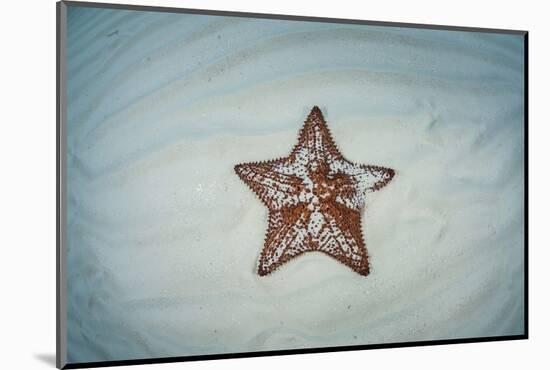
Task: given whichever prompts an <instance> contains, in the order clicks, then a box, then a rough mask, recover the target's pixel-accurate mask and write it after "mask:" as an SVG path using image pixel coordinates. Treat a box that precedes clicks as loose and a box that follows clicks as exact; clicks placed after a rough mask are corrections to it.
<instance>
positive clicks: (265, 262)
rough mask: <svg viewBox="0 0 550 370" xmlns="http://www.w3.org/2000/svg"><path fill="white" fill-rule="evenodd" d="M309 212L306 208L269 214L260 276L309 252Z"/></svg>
mask: <svg viewBox="0 0 550 370" xmlns="http://www.w3.org/2000/svg"><path fill="white" fill-rule="evenodd" d="M307 218H308V216H307V210H306V208H305V207H304V206H298V207H293V208H287V209H285V210H282V211H271V212H269V226H268V230H267V234H266V239H265V244H264V248H263V250H262V253H261V255H260V259H259V261H258V274H259V275H260V276H264V275H267V274H270V273H271V272H273V271H274V270H276V269H277V268H278V267H279V266H281V265H282V264H284V263H285V262H288V261H289V260H290V259H292V258H293V257H296V256H298V255H300V254H302V253H304V252H306V251H307V250H308V245H307V240H306V239H307V230H306V226H305V225H306V220H307Z"/></svg>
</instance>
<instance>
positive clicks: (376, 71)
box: [67, 8, 525, 362]
mask: <svg viewBox="0 0 550 370" xmlns="http://www.w3.org/2000/svg"><path fill="white" fill-rule="evenodd" d="M68 42H69V48H68V53H67V54H68V80H69V83H68V103H69V109H68V140H67V146H68V221H69V230H68V244H69V245H68V248H69V252H68V259H67V261H68V262H67V263H68V272H69V274H68V290H69V291H68V297H69V300H68V312H69V317H68V358H69V361H70V362H79V361H105V360H117V359H129V358H144V357H163V356H184V355H196V354H209V353H222V352H247V351H257V350H270V349H289V348H303V347H307V348H310V347H326V346H340V345H353V344H369V343H391V342H403V341H421V340H432V339H450V338H465V337H480V336H483V337H485V336H499V335H512V334H522V333H523V330H524V327H523V318H524V305H523V294H524V291H523V287H524V280H523V268H524V261H523V248H524V243H523V240H524V232H525V230H524V227H523V223H524V216H523V214H524V205H523V196H524V187H523V171H524V167H523V166H524V165H523V153H524V146H523V139H524V137H523V124H524V122H523V110H524V106H523V49H522V42H521V38H520V37H519V36H504V35H494V34H475V33H462V32H445V31H426V30H412V29H398V28H377V27H365V26H351V25H333V24H320V23H308V22H282V21H268V20H253V19H238V18H222V17H197V16H186V15H181V14H180V15H177V14H162V13H148V14H147V13H140V12H128V11H124V12H123V11H110V10H90V9H87V10H85V9H78V8H75V9H70V11H69V40H68ZM313 105H319V106H320V108H321V109H322V110H323V113H324V114H325V118H326V119H327V121H328V124H329V127H330V128H331V130H332V134H333V137H334V139H335V141H336V144H337V145H338V147H339V149H340V150H341V152H342V153H343V154H344V155H345V156H346V157H347V158H348V159H349V160H352V161H356V162H358V163H365V164H375V165H381V166H387V167H391V168H394V169H396V170H397V175H396V177H395V178H394V180H393V181H392V183H391V184H390V185H389V186H387V187H386V188H384V189H383V190H381V191H379V192H376V193H372V194H370V195H369V197H368V200H367V204H368V205H367V209H366V210H365V212H364V215H363V232H364V234H365V236H366V243H367V248H368V251H369V255H370V262H371V274H370V275H369V276H368V277H363V276H360V275H358V274H356V273H354V272H353V271H352V270H351V269H349V268H347V267H346V266H344V265H341V264H339V263H337V262H336V261H335V260H333V259H331V258H328V257H326V256H324V255H321V254H316V253H310V254H306V255H304V256H302V257H300V258H297V259H295V260H293V261H291V262H289V263H288V264H287V265H285V266H284V267H282V268H281V269H280V270H278V271H277V272H275V273H274V274H272V275H269V276H267V277H263V278H261V277H259V276H258V275H257V274H256V273H255V267H256V262H257V258H258V256H259V253H260V250H261V248H262V243H263V238H264V233H265V230H266V227H267V209H266V208H265V207H264V206H263V205H262V204H261V203H260V201H259V200H258V199H257V198H256V197H255V196H254V194H253V193H252V192H251V191H250V190H248V188H247V187H246V186H245V185H244V184H243V183H242V182H241V181H240V180H239V179H238V177H237V176H236V175H235V174H234V172H233V166H234V165H235V164H237V163H239V162H248V161H256V160H266V159H273V158H276V157H281V156H285V155H287V154H288V153H289V152H290V150H291V149H292V147H293V145H294V144H295V142H296V139H297V133H298V129H299V128H300V126H301V124H302V122H303V120H304V119H305V118H306V116H307V113H308V112H309V110H310V109H311V107H312V106H313Z"/></svg>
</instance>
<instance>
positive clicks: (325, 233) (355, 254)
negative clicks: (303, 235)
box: [315, 206, 369, 276]
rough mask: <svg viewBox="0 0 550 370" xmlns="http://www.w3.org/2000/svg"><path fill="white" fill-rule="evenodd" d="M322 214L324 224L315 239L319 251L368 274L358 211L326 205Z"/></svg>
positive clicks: (366, 256)
mask: <svg viewBox="0 0 550 370" xmlns="http://www.w3.org/2000/svg"><path fill="white" fill-rule="evenodd" d="M323 216H324V224H323V227H322V229H321V232H320V233H319V235H318V237H316V240H315V241H316V242H317V243H318V248H319V251H321V252H324V253H325V254H327V255H329V256H331V257H333V258H335V259H337V260H338V261H340V262H342V263H343V264H344V265H346V266H348V267H350V268H351V269H353V270H354V271H355V272H357V273H358V274H360V275H364V276H366V275H368V274H369V260H368V255H367V249H366V247H365V242H364V240H363V235H362V232H361V215H360V213H359V212H358V211H354V210H350V209H347V208H345V207H335V206H327V207H325V212H324V215H323Z"/></svg>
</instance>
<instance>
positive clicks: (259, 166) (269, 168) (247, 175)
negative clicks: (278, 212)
mask: <svg viewBox="0 0 550 370" xmlns="http://www.w3.org/2000/svg"><path fill="white" fill-rule="evenodd" d="M235 172H236V173H237V175H238V176H239V177H240V178H241V180H242V181H244V182H245V183H246V184H247V185H248V186H249V187H250V188H251V189H252V190H253V191H254V192H255V193H256V194H257V195H258V197H259V198H260V199H261V200H262V202H263V203H264V204H265V205H266V206H267V207H269V209H281V208H282V207H285V206H293V205H296V204H297V203H298V196H299V194H300V192H301V190H302V185H301V184H302V181H301V180H300V178H298V177H296V176H294V175H291V174H288V173H285V171H284V166H283V164H282V160H276V161H269V162H258V163H243V164H238V165H236V166H235ZM286 172H288V171H286Z"/></svg>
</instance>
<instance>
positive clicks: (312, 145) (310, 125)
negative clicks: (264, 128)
mask: <svg viewBox="0 0 550 370" xmlns="http://www.w3.org/2000/svg"><path fill="white" fill-rule="evenodd" d="M292 157H294V158H295V160H296V161H297V162H298V163H303V164H304V165H306V164H307V163H309V162H311V161H320V162H325V163H330V162H332V161H335V160H338V159H340V158H342V155H341V154H340V152H339V151H338V149H337V147H336V144H334V141H333V139H332V136H331V134H330V131H329V129H328V126H327V124H326V122H325V119H324V117H323V114H322V113H321V110H320V109H319V108H318V107H316V106H315V107H313V109H312V110H311V112H310V113H309V116H308V117H307V119H306V121H305V122H304V126H303V127H302V129H301V130H300V134H299V137H298V143H297V144H296V146H295V147H294V150H293V151H292Z"/></svg>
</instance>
